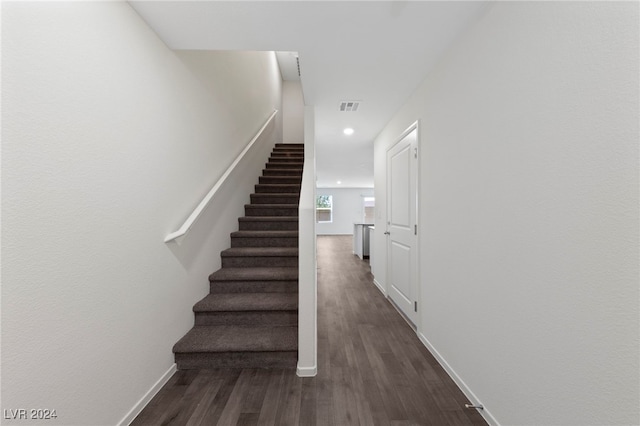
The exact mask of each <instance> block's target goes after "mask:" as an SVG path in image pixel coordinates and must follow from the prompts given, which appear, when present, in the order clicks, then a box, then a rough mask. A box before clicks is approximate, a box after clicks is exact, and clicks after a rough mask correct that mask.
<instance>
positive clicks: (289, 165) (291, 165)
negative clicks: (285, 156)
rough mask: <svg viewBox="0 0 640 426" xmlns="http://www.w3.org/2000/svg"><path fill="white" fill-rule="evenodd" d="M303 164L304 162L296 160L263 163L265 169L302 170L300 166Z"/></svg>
mask: <svg viewBox="0 0 640 426" xmlns="http://www.w3.org/2000/svg"><path fill="white" fill-rule="evenodd" d="M303 166H304V163H301V162H299V161H296V162H274V163H272V162H268V163H266V164H265V167H266V168H267V169H280V170H283V169H296V170H298V169H299V170H300V171H301V172H302V167H303Z"/></svg>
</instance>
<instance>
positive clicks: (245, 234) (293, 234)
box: [231, 231, 298, 238]
mask: <svg viewBox="0 0 640 426" xmlns="http://www.w3.org/2000/svg"><path fill="white" fill-rule="evenodd" d="M231 238H298V231H235V232H232V233H231Z"/></svg>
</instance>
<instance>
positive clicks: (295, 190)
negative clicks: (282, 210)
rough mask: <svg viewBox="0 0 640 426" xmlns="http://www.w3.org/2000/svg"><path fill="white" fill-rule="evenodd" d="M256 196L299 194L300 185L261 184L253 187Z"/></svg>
mask: <svg viewBox="0 0 640 426" xmlns="http://www.w3.org/2000/svg"><path fill="white" fill-rule="evenodd" d="M255 190H256V193H257V194H299V193H300V184H295V183H266V184H265V183H263V184H258V185H256V186H255Z"/></svg>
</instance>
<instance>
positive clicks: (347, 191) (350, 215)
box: [316, 188, 373, 235]
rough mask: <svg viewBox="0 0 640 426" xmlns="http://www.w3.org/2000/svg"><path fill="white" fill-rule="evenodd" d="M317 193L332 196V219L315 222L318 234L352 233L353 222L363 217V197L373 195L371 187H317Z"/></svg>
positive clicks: (359, 220) (358, 221)
mask: <svg viewBox="0 0 640 426" xmlns="http://www.w3.org/2000/svg"><path fill="white" fill-rule="evenodd" d="M316 194H317V195H331V196H332V197H333V221H332V222H331V223H317V224H316V233H317V234H318V235H345V234H353V224H354V223H362V220H363V219H364V204H363V203H364V199H363V198H364V197H365V196H366V197H372V196H373V188H318V189H317V190H316Z"/></svg>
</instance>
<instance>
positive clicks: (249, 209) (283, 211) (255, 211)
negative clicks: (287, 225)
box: [244, 205, 298, 217]
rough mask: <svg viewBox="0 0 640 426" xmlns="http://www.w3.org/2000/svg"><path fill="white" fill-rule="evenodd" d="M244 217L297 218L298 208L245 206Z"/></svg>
mask: <svg viewBox="0 0 640 426" xmlns="http://www.w3.org/2000/svg"><path fill="white" fill-rule="evenodd" d="M244 211H245V215H246V216H253V217H255V216H258V217H260V216H298V206H295V207H263V206H260V205H255V206H252V205H247V206H245V207H244Z"/></svg>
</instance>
